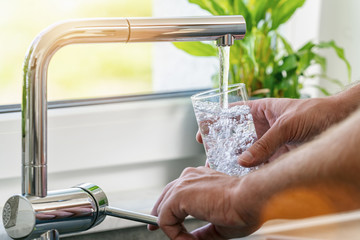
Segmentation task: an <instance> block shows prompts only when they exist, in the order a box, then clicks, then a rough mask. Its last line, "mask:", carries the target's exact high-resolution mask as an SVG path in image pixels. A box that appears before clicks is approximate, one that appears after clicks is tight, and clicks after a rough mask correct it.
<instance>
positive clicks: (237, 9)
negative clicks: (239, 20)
mask: <svg viewBox="0 0 360 240" xmlns="http://www.w3.org/2000/svg"><path fill="white" fill-rule="evenodd" d="M233 6H234V7H233V8H234V14H235V15H242V16H243V17H244V18H245V21H246V34H249V33H251V31H252V27H253V23H252V16H251V13H250V12H249V9H248V8H247V7H246V5H245V3H244V1H243V0H234V3H233Z"/></svg>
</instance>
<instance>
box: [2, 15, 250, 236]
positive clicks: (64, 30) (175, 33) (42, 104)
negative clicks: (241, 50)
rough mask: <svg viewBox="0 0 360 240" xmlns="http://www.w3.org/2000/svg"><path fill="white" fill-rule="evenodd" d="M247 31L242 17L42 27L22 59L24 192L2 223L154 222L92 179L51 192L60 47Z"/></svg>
mask: <svg viewBox="0 0 360 240" xmlns="http://www.w3.org/2000/svg"><path fill="white" fill-rule="evenodd" d="M245 32H246V24H245V20H244V18H243V17H242V16H208V17H181V18H110V19H108V18H102V19H83V20H71V21H64V22H60V23H58V24H54V25H52V26H50V27H48V28H47V29H45V30H44V31H43V32H41V33H40V34H39V35H38V36H37V37H36V38H35V40H34V41H33V42H32V44H31V46H30V48H29V50H28V53H27V55H26V58H25V63H24V82H23V98H22V195H15V196H13V197H11V198H10V199H9V200H8V201H7V202H6V204H5V206H4V210H3V223H4V226H5V229H6V231H7V233H8V234H9V236H10V237H12V238H15V239H31V238H36V237H39V236H40V235H41V234H45V235H44V236H47V237H46V238H52V237H50V236H55V238H56V237H57V236H58V234H57V233H56V232H57V231H58V232H59V233H60V234H61V233H69V232H77V231H83V230H87V229H89V228H91V227H93V226H94V225H97V224H99V223H100V222H102V221H103V219H104V218H105V216H106V215H112V216H117V217H123V218H127V219H131V220H135V221H142V222H146V223H151V224H156V217H154V216H149V215H144V214H139V213H134V212H129V211H125V210H119V209H115V208H111V207H109V206H108V201H107V197H106V195H105V193H104V192H103V191H102V190H101V188H99V187H98V186H96V185H93V184H82V185H79V186H76V187H73V188H70V189H64V190H57V191H50V192H48V191H47V71H48V66H49V62H50V59H51V57H52V56H53V55H54V54H55V53H56V52H57V50H59V49H60V48H62V47H64V46H66V45H70V44H76V43H106V42H176V41H217V45H220V46H230V45H232V44H233V43H234V40H237V39H242V38H243V37H244V35H245ZM54 229H56V231H53V232H51V230H54ZM49 231H50V232H49ZM51 233H54V234H51Z"/></svg>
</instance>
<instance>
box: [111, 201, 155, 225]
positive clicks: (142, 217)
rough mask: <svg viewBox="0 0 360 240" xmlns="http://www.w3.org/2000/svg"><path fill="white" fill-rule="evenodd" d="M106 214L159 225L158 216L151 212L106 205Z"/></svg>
mask: <svg viewBox="0 0 360 240" xmlns="http://www.w3.org/2000/svg"><path fill="white" fill-rule="evenodd" d="M105 214H106V215H109V216H112V217H118V218H124V219H128V220H132V221H137V222H142V223H148V224H151V225H155V226H158V224H157V219H158V218H157V217H156V216H153V215H149V214H144V213H139V212H133V211H128V210H124V209H120V208H114V207H110V206H106V207H105Z"/></svg>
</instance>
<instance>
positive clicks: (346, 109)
mask: <svg viewBox="0 0 360 240" xmlns="http://www.w3.org/2000/svg"><path fill="white" fill-rule="evenodd" d="M329 98H330V101H332V102H333V106H334V110H335V111H336V113H337V114H338V116H339V120H340V121H341V120H342V119H344V118H346V117H347V116H349V115H350V114H351V113H352V112H354V111H355V110H356V109H357V108H359V106H360V82H357V83H355V84H353V85H352V86H351V87H348V88H347V89H346V90H344V91H342V92H340V93H338V94H335V95H334V96H331V97H329Z"/></svg>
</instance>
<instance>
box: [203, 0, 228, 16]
mask: <svg viewBox="0 0 360 240" xmlns="http://www.w3.org/2000/svg"><path fill="white" fill-rule="evenodd" d="M208 1H209V2H211V5H212V8H213V9H214V11H215V12H216V13H217V15H227V14H230V13H229V6H225V5H227V4H226V2H225V1H224V0H222V1H221V2H220V3H218V1H216V0H208Z"/></svg>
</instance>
